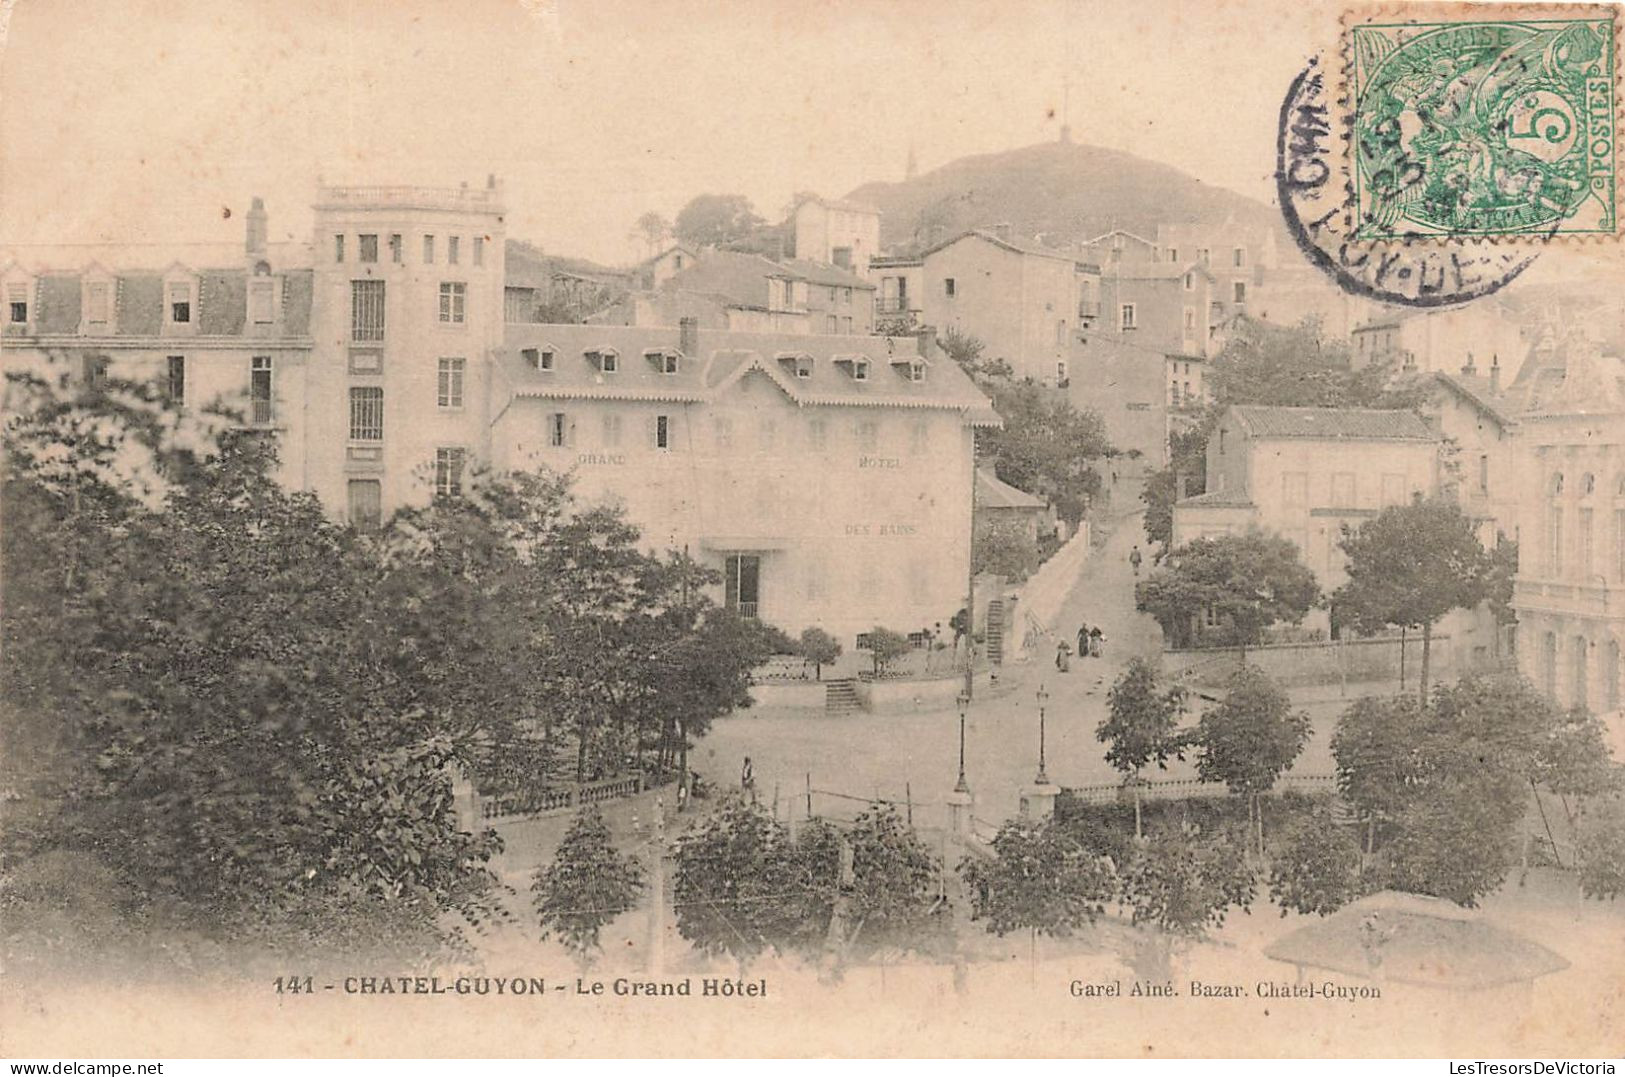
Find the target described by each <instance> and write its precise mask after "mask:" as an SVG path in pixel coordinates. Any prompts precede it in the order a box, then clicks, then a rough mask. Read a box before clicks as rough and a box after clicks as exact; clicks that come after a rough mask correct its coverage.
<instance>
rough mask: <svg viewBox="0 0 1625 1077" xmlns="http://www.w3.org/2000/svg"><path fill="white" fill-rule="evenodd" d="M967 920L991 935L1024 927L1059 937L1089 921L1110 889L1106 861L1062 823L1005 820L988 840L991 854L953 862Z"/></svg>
mask: <svg viewBox="0 0 1625 1077" xmlns="http://www.w3.org/2000/svg"><path fill="white" fill-rule="evenodd" d="M959 873H960V876H961V877H962V878H963V879H964V881H965V888H966V890H967V891H968V892H969V894H970V902H971V919H973V920H983V921H985V922H986V924H987V930H988V931H989V932H991V933H992V934H995V935H1000V936H1003V935H1008V934H1009V933H1010V932H1012V931H1019V930H1022V929H1025V930H1027V931H1029V932H1031V933H1032V934H1033V935H1034V936H1037V935H1048V936H1051V937H1053V938H1064V937H1066V936H1068V935H1071V934H1072V933H1073V932H1074V931H1077V930H1079V929H1081V928H1083V927H1085V926H1087V925H1089V924H1092V923H1094V921H1095V919H1096V918H1097V917H1099V916H1100V915H1101V914H1102V913H1103V912H1104V911H1105V906H1106V902H1107V901H1108V900H1110V899H1111V897H1112V895H1113V893H1114V892H1115V883H1114V878H1113V874H1112V869H1111V865H1110V862H1109V861H1107V860H1105V859H1104V858H1103V857H1100V856H1097V855H1095V854H1094V853H1091V852H1090V851H1089V850H1088V849H1086V848H1084V846H1083V845H1081V844H1080V843H1079V842H1078V841H1077V839H1076V838H1074V837H1073V836H1072V835H1071V834H1070V833H1068V831H1067V829H1066V827H1065V826H1063V825H1062V824H1059V823H1057V822H1055V820H1054V819H1046V820H1043V821H1039V822H1035V821H1033V820H1031V819H1026V818H1017V819H1011V820H1009V821H1008V822H1006V823H1005V824H1004V825H1003V826H1001V827H1000V828H999V832H998V834H997V835H996V836H995V837H994V839H993V855H992V857H991V858H988V857H983V856H967V857H966V858H965V859H964V860H962V861H960V864H959Z"/></svg>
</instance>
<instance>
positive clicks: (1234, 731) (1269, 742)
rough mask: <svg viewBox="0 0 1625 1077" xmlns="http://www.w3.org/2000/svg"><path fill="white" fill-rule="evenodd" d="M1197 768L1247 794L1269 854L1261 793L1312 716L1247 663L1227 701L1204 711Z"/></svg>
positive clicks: (1250, 816)
mask: <svg viewBox="0 0 1625 1077" xmlns="http://www.w3.org/2000/svg"><path fill="white" fill-rule="evenodd" d="M1197 740H1198V743H1199V744H1200V748H1201V750H1200V754H1199V755H1198V756H1197V758H1196V770H1197V773H1198V774H1200V775H1201V777H1202V780H1203V781H1220V782H1224V783H1225V785H1227V786H1229V787H1230V791H1231V792H1232V793H1235V794H1237V795H1238V796H1243V797H1246V798H1247V825H1248V828H1249V830H1252V831H1254V832H1255V833H1256V834H1257V849H1258V854H1259V856H1263V855H1264V820H1263V817H1262V814H1261V813H1260V811H1259V797H1260V796H1262V795H1263V794H1264V793H1267V792H1269V790H1270V789H1271V788H1272V787H1273V786H1274V785H1275V781H1276V779H1277V778H1279V777H1280V776H1281V773H1282V772H1283V771H1285V770H1286V769H1287V768H1288V767H1290V766H1291V765H1292V762H1293V760H1295V759H1297V758H1298V754H1299V753H1300V752H1302V751H1303V746H1304V744H1305V743H1307V742H1308V740H1309V716H1308V715H1307V714H1305V713H1304V712H1302V711H1295V710H1293V709H1292V702H1291V700H1289V699H1288V698H1287V694H1286V693H1285V692H1284V691H1282V690H1281V688H1280V687H1279V686H1277V685H1276V683H1275V682H1274V681H1272V680H1270V678H1269V677H1268V676H1267V675H1265V673H1264V672H1263V671H1262V670H1260V669H1257V668H1256V667H1253V666H1243V667H1242V668H1241V669H1239V670H1237V671H1236V672H1235V673H1234V674H1233V675H1232V676H1231V678H1230V682H1229V684H1228V685H1227V686H1226V691H1225V697H1224V701H1223V702H1222V703H1220V704H1219V705H1218V706H1217V707H1214V708H1213V709H1212V710H1210V711H1208V712H1207V713H1206V714H1204V715H1202V720H1201V723H1200V724H1199V725H1198V727H1197Z"/></svg>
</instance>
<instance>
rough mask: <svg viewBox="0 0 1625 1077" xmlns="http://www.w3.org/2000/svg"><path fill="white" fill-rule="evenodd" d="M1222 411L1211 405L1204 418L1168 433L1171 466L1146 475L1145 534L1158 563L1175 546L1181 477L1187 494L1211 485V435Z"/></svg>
mask: <svg viewBox="0 0 1625 1077" xmlns="http://www.w3.org/2000/svg"><path fill="white" fill-rule="evenodd" d="M1217 418H1218V411H1217V410H1215V409H1212V408H1209V409H1207V411H1206V412H1205V413H1204V414H1203V416H1202V418H1201V419H1200V421H1198V422H1197V423H1195V424H1194V425H1193V426H1191V427H1189V428H1188V429H1185V430H1176V431H1173V432H1171V433H1170V434H1169V435H1168V466H1167V467H1164V468H1160V469H1158V470H1156V471H1153V472H1151V473H1150V474H1148V475H1147V476H1146V479H1145V486H1144V488H1143V489H1141V491H1140V500H1141V501H1143V502H1145V522H1144V527H1145V538H1146V542H1148V543H1149V544H1151V545H1152V546H1154V547H1155V548H1156V555H1155V556H1156V561H1157V563H1158V564H1160V563H1162V562H1163V561H1164V560H1166V559H1167V557H1168V555H1169V553H1171V552H1172V550H1173V546H1174V502H1175V501H1177V500H1179V479H1180V476H1184V478H1185V496H1187V497H1194V496H1196V495H1197V494H1200V493H1203V492H1205V491H1206V489H1207V439H1208V437H1209V435H1210V434H1211V433H1212V431H1213V425H1214V420H1216V419H1217Z"/></svg>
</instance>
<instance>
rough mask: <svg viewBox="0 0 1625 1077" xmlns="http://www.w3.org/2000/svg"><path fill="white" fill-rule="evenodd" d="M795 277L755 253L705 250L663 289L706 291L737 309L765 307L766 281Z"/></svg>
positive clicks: (673, 275)
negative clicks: (722, 298)
mask: <svg viewBox="0 0 1625 1077" xmlns="http://www.w3.org/2000/svg"><path fill="white" fill-rule="evenodd" d="M796 276H797V274H795V273H793V272H791V271H790V270H788V269H785V268H784V267H782V266H780V265H778V264H776V263H774V262H772V261H770V260H768V259H766V258H763V257H762V256H761V255H759V254H741V253H740V252H738V251H707V252H706V253H705V254H704V255H702V256H701V257H699V258H697V259H695V261H694V264H693V265H691V266H689V267H687V268H686V269H683V270H681V271H680V272H677V273H674V274H672V276H671V277H670V278H669V279H668V280H667V281H666V284H665V287H667V288H679V289H686V290H688V291H691V292H708V293H710V294H712V295H717V296H722V297H724V298H725V299H726V300H727V301H728V302H730V303H733V304H735V305H737V306H745V307H765V306H767V300H768V286H767V282H768V280H769V279H770V278H773V277H778V278H780V279H785V278H795V277H796Z"/></svg>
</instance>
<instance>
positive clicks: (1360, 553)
mask: <svg viewBox="0 0 1625 1077" xmlns="http://www.w3.org/2000/svg"><path fill="white" fill-rule="evenodd" d="M1341 546H1342V548H1343V552H1344V553H1345V554H1347V555H1348V576H1349V578H1348V582H1347V583H1345V584H1344V585H1343V586H1342V587H1340V588H1338V589H1337V592H1336V594H1334V595H1333V596H1332V603H1333V606H1334V608H1335V609H1336V610H1337V611H1338V614H1339V616H1340V617H1343V618H1346V619H1347V621H1348V622H1349V623H1350V624H1352V625H1354V626H1355V627H1356V628H1358V629H1361V630H1362V631H1371V630H1375V629H1379V628H1382V627H1384V626H1387V625H1399V626H1405V625H1417V624H1419V625H1421V626H1422V679H1421V695H1422V696H1424V697H1425V696H1426V695H1427V692H1428V661H1429V657H1430V651H1431V647H1432V642H1433V626H1434V625H1435V624H1436V623H1438V620H1439V618H1441V617H1443V616H1444V615H1445V614H1446V613H1448V612H1449V611H1451V610H1453V609H1470V608H1471V607H1473V606H1476V605H1478V604H1479V603H1480V602H1482V601H1484V599H1485V598H1486V597H1488V595H1489V585H1490V576H1491V561H1490V558H1489V555H1488V554H1486V553H1485V552H1484V547H1483V546H1482V545H1481V544H1480V543H1479V541H1478V536H1477V535H1476V534H1474V527H1473V521H1472V520H1471V519H1470V518H1469V517H1467V516H1466V515H1465V514H1464V513H1463V512H1462V511H1461V507H1460V506H1459V505H1457V504H1455V503H1454V502H1451V501H1444V500H1440V499H1431V500H1425V501H1415V502H1412V503H1411V504H1409V505H1393V506H1389V507H1388V508H1386V509H1383V510H1382V512H1381V513H1380V514H1379V515H1378V516H1377V518H1376V519H1374V520H1370V521H1367V522H1366V523H1365V524H1364V525H1363V526H1362V527H1361V528H1360V529H1359V530H1358V531H1347V530H1345V533H1344V535H1343V540H1342V542H1341Z"/></svg>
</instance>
